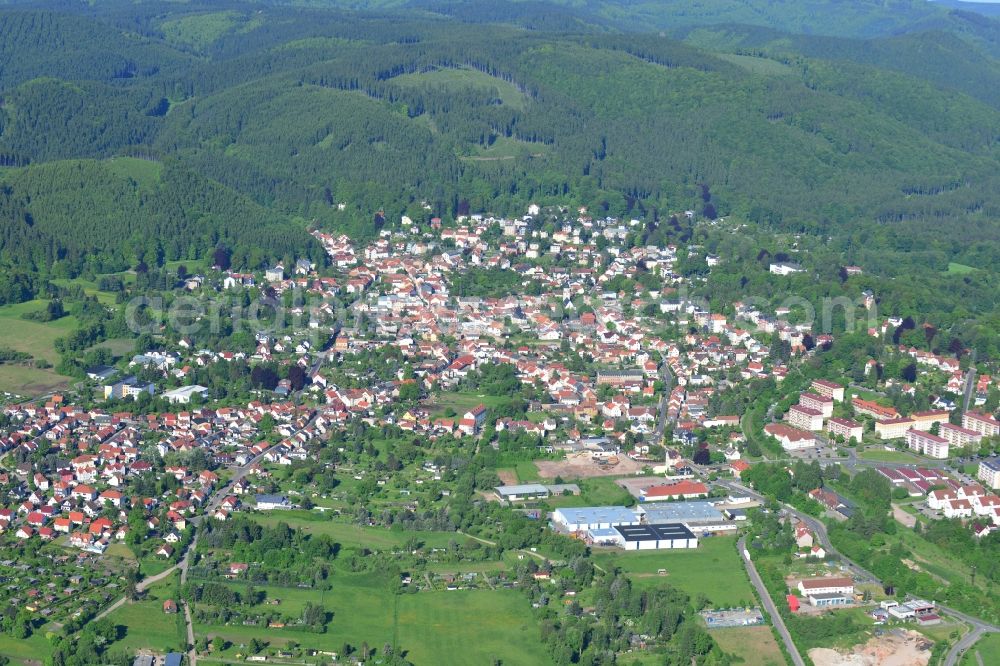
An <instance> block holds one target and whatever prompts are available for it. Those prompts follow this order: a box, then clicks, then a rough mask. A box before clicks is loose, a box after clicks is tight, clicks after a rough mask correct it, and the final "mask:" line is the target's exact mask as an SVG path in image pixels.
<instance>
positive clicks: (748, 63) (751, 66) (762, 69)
mask: <svg viewBox="0 0 1000 666" xmlns="http://www.w3.org/2000/svg"><path fill="white" fill-rule="evenodd" d="M719 57H720V58H722V59H723V60H728V61H729V62H731V63H733V64H734V65H739V66H740V67H742V68H743V69H745V70H747V71H749V72H753V73H754V74H761V75H764V76H790V75H794V74H795V69H794V68H792V67H791V66H789V65H786V64H784V63H781V62H778V61H777V60H771V59H770V58H760V57H757V56H748V55H736V54H734V53H722V54H720V55H719Z"/></svg>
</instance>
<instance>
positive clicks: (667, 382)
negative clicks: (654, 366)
mask: <svg viewBox="0 0 1000 666" xmlns="http://www.w3.org/2000/svg"><path fill="white" fill-rule="evenodd" d="M661 379H663V395H662V396H660V417H659V419H658V420H657V422H656V431H655V432H656V443H657V444H663V433H664V431H666V429H667V404H668V402H669V398H670V391H672V390H673V387H674V373H673V372H671V371H670V364H669V363H667V362H666V361H664V362H663V371H662V373H661Z"/></svg>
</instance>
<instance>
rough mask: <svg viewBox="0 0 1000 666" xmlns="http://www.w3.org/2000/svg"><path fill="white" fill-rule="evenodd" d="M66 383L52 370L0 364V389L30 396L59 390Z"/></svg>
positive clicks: (65, 380) (64, 379) (65, 385)
mask: <svg viewBox="0 0 1000 666" xmlns="http://www.w3.org/2000/svg"><path fill="white" fill-rule="evenodd" d="M0 326H2V323H0ZM68 385H69V379H68V378H66V377H63V376H62V375H60V374H58V373H56V372H54V371H52V370H42V369H40V368H29V367H27V366H23V365H6V364H0V391H8V392H10V393H14V394H17V395H20V396H24V397H31V396H36V395H43V394H45V393H48V392H50V391H57V390H61V389H64V388H66V387H67V386H68Z"/></svg>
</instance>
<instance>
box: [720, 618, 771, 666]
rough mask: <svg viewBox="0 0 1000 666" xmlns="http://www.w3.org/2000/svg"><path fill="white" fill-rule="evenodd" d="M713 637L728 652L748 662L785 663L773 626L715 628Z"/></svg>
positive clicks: (758, 664) (769, 664)
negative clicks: (772, 631)
mask: <svg viewBox="0 0 1000 666" xmlns="http://www.w3.org/2000/svg"><path fill="white" fill-rule="evenodd" d="M712 638H714V639H715V641H716V642H717V643H718V644H719V647H721V648H722V649H723V650H724V651H725V652H726V653H728V654H732V655H736V656H737V657H741V658H742V659H743V660H744V661H745V663H747V664H755V665H757V666H783V665H784V663H785V656H784V655H783V654H782V653H781V648H780V647H778V642H777V641H776V640H775V639H774V635H773V634H772V633H771V627H732V628H728V629H714V630H713V631H712Z"/></svg>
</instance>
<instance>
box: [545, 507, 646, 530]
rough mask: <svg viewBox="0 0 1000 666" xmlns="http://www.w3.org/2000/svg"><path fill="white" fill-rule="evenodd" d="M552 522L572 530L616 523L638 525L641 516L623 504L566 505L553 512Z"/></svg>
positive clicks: (608, 525)
mask: <svg viewBox="0 0 1000 666" xmlns="http://www.w3.org/2000/svg"><path fill="white" fill-rule="evenodd" d="M552 522H553V523H555V525H556V526H558V527H561V528H563V529H565V530H569V531H570V532H577V531H580V532H583V531H587V530H592V529H595V528H602V527H612V526H615V525H638V524H639V516H637V515H636V514H635V512H634V511H632V510H631V509H626V508H625V507H623V506H591V507H566V508H562V509H556V510H555V511H554V512H553V513H552Z"/></svg>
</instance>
